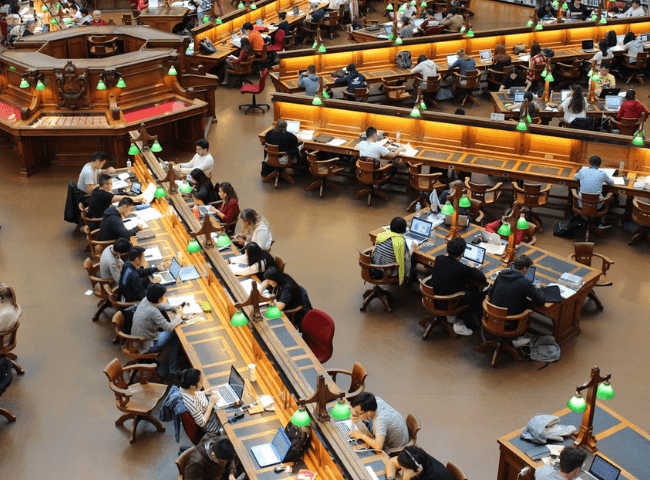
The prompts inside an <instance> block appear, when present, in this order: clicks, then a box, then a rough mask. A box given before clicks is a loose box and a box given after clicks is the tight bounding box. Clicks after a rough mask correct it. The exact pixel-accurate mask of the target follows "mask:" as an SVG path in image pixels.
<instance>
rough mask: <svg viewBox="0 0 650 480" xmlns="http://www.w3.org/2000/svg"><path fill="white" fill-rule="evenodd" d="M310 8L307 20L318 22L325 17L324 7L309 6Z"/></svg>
mask: <svg viewBox="0 0 650 480" xmlns="http://www.w3.org/2000/svg"><path fill="white" fill-rule="evenodd" d="M310 8H311V9H312V11H311V13H310V15H309V17H308V18H307V20H308V21H310V22H313V23H316V22H320V21H321V20H323V19H324V18H325V15H326V13H327V12H325V9H323V8H318V7H310Z"/></svg>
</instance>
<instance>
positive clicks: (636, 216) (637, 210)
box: [627, 198, 650, 245]
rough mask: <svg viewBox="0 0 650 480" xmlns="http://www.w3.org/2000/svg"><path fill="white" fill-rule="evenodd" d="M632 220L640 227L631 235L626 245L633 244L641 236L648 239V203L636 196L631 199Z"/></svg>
mask: <svg viewBox="0 0 650 480" xmlns="http://www.w3.org/2000/svg"><path fill="white" fill-rule="evenodd" d="M632 221H633V222H634V223H636V224H637V225H639V226H640V227H641V228H640V229H639V231H638V232H636V233H635V234H634V236H632V238H631V239H630V241H629V242H627V244H628V245H634V244H635V243H636V242H638V241H639V240H641V239H642V238H646V239H647V240H650V203H646V202H642V201H640V200H639V199H638V198H633V199H632Z"/></svg>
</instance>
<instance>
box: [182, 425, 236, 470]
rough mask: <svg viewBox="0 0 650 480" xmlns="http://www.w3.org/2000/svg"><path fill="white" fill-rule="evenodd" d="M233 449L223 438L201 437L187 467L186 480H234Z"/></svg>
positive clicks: (234, 456) (209, 434)
mask: <svg viewBox="0 0 650 480" xmlns="http://www.w3.org/2000/svg"><path fill="white" fill-rule="evenodd" d="M237 466H238V462H237V457H236V455H235V449H234V447H233V445H232V443H231V442H230V440H229V439H228V438H227V437H225V436H221V437H220V436H218V435H215V434H213V433H206V434H205V435H203V437H202V438H201V440H199V443H198V444H197V445H196V446H195V447H194V452H192V454H191V455H190V458H189V460H188V461H187V465H185V474H184V476H185V479H186V480H215V479H216V480H235V478H237V476H238V473H239V472H238V469H237Z"/></svg>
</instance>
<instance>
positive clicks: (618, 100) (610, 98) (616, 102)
mask: <svg viewBox="0 0 650 480" xmlns="http://www.w3.org/2000/svg"><path fill="white" fill-rule="evenodd" d="M622 103H623V97H619V96H618V95H607V96H606V97H605V110H607V111H608V112H618V111H619V109H620V108H621V104H622Z"/></svg>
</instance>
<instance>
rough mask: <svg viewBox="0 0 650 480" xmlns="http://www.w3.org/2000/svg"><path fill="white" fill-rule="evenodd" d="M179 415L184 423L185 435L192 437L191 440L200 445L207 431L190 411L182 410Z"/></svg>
mask: <svg viewBox="0 0 650 480" xmlns="http://www.w3.org/2000/svg"><path fill="white" fill-rule="evenodd" d="M179 416H180V417H181V424H182V425H183V430H184V431H185V435H187V438H189V439H190V442H192V443H193V444H194V445H198V444H199V442H200V441H201V438H203V435H205V432H204V431H203V429H202V428H201V427H199V426H198V425H197V424H196V422H195V421H194V418H193V417H192V414H191V413H190V412H182V413H181V414H180V415H179Z"/></svg>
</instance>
